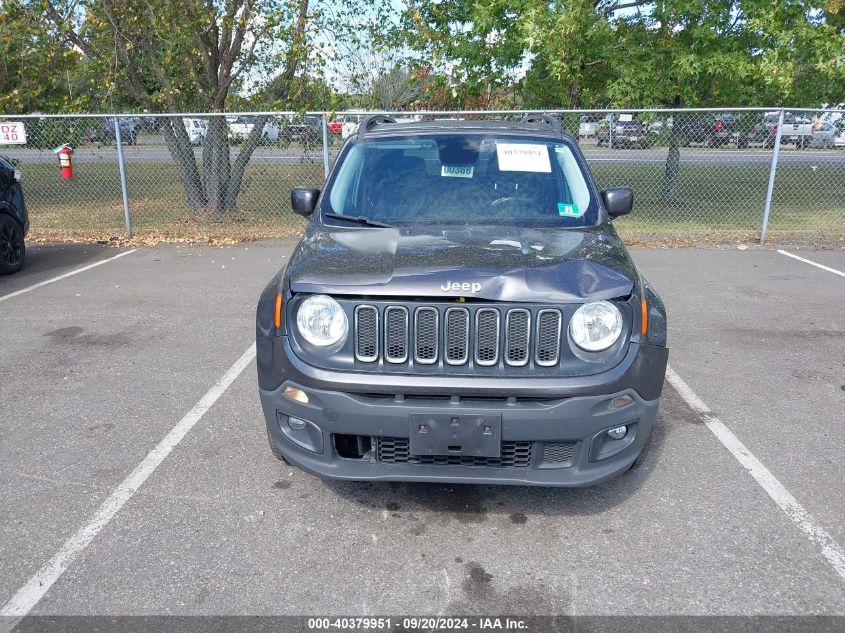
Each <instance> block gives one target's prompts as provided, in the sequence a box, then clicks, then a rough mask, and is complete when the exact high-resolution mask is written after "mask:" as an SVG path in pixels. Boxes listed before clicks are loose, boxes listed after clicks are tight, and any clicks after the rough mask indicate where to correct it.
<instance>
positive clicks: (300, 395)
mask: <svg viewBox="0 0 845 633" xmlns="http://www.w3.org/2000/svg"><path fill="white" fill-rule="evenodd" d="M282 393H283V394H284V395H285V397H286V398H290V399H291V400H296V401H297V402H301V403H302V404H308V394H307V393H305V392H304V391H302V389H297V388H296V387H285V390H284V391H283V392H282Z"/></svg>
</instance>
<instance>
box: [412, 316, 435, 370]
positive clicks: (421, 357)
mask: <svg viewBox="0 0 845 633" xmlns="http://www.w3.org/2000/svg"><path fill="white" fill-rule="evenodd" d="M438 321H439V313H438V312H437V308H427V307H426V308H417V309H416V311H415V312H414V330H415V332H416V338H415V339H414V360H415V361H417V362H418V363H422V364H423V365H431V364H434V363H436V362H437V351H438V348H439V347H440V331H439V328H438Z"/></svg>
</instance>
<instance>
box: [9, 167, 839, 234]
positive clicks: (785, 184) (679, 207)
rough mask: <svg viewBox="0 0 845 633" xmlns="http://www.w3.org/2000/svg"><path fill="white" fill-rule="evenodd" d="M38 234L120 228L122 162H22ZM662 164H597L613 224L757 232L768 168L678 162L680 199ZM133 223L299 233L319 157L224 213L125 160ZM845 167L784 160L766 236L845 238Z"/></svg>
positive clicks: (269, 178) (182, 229)
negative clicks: (616, 206)
mask: <svg viewBox="0 0 845 633" xmlns="http://www.w3.org/2000/svg"><path fill="white" fill-rule="evenodd" d="M21 169H22V171H23V172H24V191H25V195H26V198H27V201H28V205H29V210H30V215H31V220H32V234H33V236H34V237H42V238H45V239H51V238H62V237H88V238H101V237H107V236H109V235H122V234H123V231H124V219H123V204H122V199H121V192H120V177H119V173H118V167H117V164H113V163H85V162H82V161H77V162H76V164H75V166H74V179H73V180H70V181H63V180H62V179H61V178H60V176H59V169H58V166H57V165H55V164H52V163H50V164H22V165H21ZM663 169H664V166H663V164H662V163H654V164H645V165H643V164H615V165H614V164H608V163H593V165H592V170H593V173H594V175H595V177H596V179H597V180H598V182H599V185H600V187H602V188H604V187H612V186H630V187H633V189H634V192H635V205H634V213H633V214H632V215H630V216H629V217H626V218H623V219H620V220H619V221H618V222H617V227H618V230H619V231H620V233H621V234H622V235H623V236H625V237H629V238H637V237H643V238H651V239H655V238H656V239H658V240H659V239H661V238H665V239H667V240H676V239H687V238H689V239H694V238H701V237H704V238H709V239H716V240H722V241H726V240H731V239H736V238H749V237H751V238H753V237H755V236H756V235H757V233H758V231H759V229H760V223H761V219H762V214H763V208H764V203H765V197H766V188H767V183H768V177H769V170H768V166H765V165H743V164H738V163H734V164H724V165H681V171H680V174H679V179H678V192H677V196H676V197H675V199H674V201H672V202H668V201H666V200H665V199H664V196H663ZM126 171H127V180H128V183H129V184H128V190H129V205H130V210H131V216H132V226H133V229H134V230H135V232H136V233H138V234H142V235H143V234H145V233H148V234H151V235H159V236H166V237H208V236H221V237H226V236H228V237H233V238H239V237H259V236H280V235H290V234H295V233H298V232H299V231H301V229H302V227H303V226H304V223H303V221H302V220H301V219H300V218H299V217H297V216H295V215H294V214H293V212H292V211H291V208H290V196H289V193H290V189H291V187H293V186H296V185H313V186H320V184H321V182H322V175H323V174H322V171H323V169H322V164H297V165H279V164H268V163H262V162H260V161H255V162H254V163H252V164H251V165H250V166H249V167H248V169H247V172H246V175H245V177H244V180H243V185H242V188H241V194H240V196H239V198H238V210H237V212H236V213H232V214H227V215H226V217H224V218H213V217H211V216H210V215H208V214H199V215H197V214H194V213H191V211H190V209H189V207H188V205H187V203H186V200H185V193H184V190H183V188H182V184H181V182H180V180H179V175H178V173H177V171H176V168H175V167H174V166H173V165H171V164H167V163H146V162H130V163H128V164H127V167H126ZM844 172H845V169H843V167H842V166H841V165H832V164H821V165H818V166H816V168H815V169H813V168H812V167H810V166H786V165H782V166H781V167H780V168H779V169H778V172H777V180H776V186H775V193H774V198H773V201H772V211H771V217H770V224H769V234H770V235H771V236H772V237H773V238H777V237H797V238H802V237H810V238H812V237H826V238H833V239H839V238H842V237H843V236H845V186H843V184H842V183H843V182H845V173H844Z"/></svg>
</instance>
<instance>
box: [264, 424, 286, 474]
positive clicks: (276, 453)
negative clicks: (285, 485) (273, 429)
mask: <svg viewBox="0 0 845 633" xmlns="http://www.w3.org/2000/svg"><path fill="white" fill-rule="evenodd" d="M267 443H268V444H270V452H271V453H273V457H275V458H276V459H278V460H279V461H280V462H284V463H285V464H287V465H288V466H290V462H289V461H288V460H286V459H285V456H284V455H282V453H281V451H279V449H278V448H277V447H276V445H275V444H274V443H273V438H271V437H270V431H267Z"/></svg>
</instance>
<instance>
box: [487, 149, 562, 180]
mask: <svg viewBox="0 0 845 633" xmlns="http://www.w3.org/2000/svg"><path fill="white" fill-rule="evenodd" d="M496 156H497V157H498V159H499V171H534V172H543V173H546V174H549V173H551V171H552V164H551V162H550V161H549V149H548V147H546V146H545V145H537V144H533V143H496Z"/></svg>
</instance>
